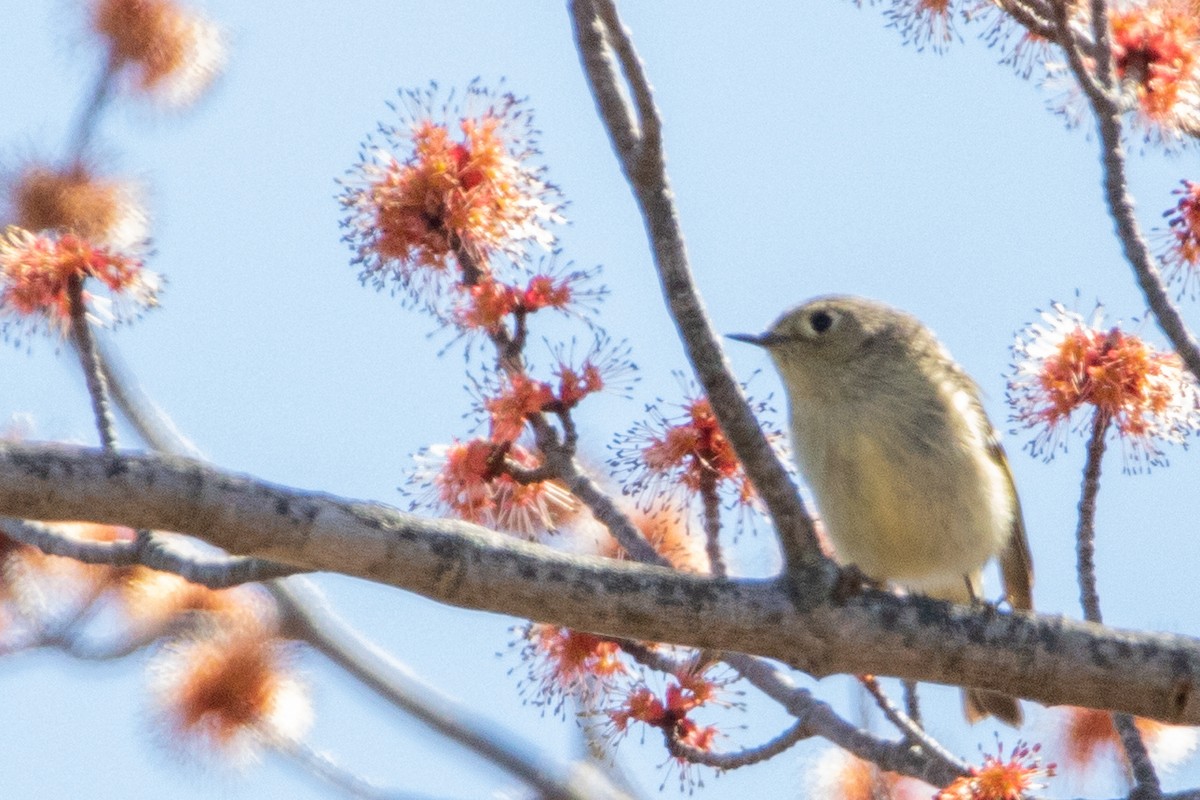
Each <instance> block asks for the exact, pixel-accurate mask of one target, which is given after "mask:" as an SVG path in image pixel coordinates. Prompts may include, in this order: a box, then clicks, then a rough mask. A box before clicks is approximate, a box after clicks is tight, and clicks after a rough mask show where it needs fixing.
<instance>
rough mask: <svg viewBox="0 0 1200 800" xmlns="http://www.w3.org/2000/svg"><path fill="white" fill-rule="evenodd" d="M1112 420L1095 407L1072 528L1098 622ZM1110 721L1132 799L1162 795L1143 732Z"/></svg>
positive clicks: (1084, 600)
mask: <svg viewBox="0 0 1200 800" xmlns="http://www.w3.org/2000/svg"><path fill="white" fill-rule="evenodd" d="M1110 422H1111V420H1110V419H1109V417H1108V415H1107V414H1105V413H1103V412H1101V411H1099V410H1097V411H1096V414H1095V416H1094V417H1093V419H1092V433H1091V436H1090V437H1089V439H1088V449H1087V460H1086V462H1085V465H1084V470H1083V489H1082V491H1081V493H1080V498H1079V526H1078V528H1077V529H1076V532H1075V540H1076V548H1077V553H1078V564H1077V568H1076V571H1077V572H1078V575H1079V604H1080V605H1081V606H1082V607H1083V616H1084V619H1086V620H1088V621H1089V622H1096V623H1100V622H1103V621H1104V620H1103V619H1102V616H1101V613H1100V593H1099V592H1098V591H1097V589H1096V560H1095V556H1096V497H1097V495H1098V494H1099V492H1100V465H1101V462H1102V461H1103V460H1104V450H1105V435H1106V434H1107V433H1108V428H1109V424H1110ZM1112 720H1113V725H1114V726H1115V727H1116V729H1117V733H1118V735H1119V737H1120V739H1121V746H1122V747H1123V748H1124V750H1125V757H1126V759H1127V760H1128V762H1129V766H1130V771H1131V772H1132V773H1133V779H1134V784H1135V785H1134V790H1133V792H1131V793H1130V798H1131V799H1132V800H1153V799H1154V798H1159V797H1161V796H1162V786H1161V785H1160V783H1159V780H1158V774H1157V773H1156V772H1155V770H1154V764H1153V763H1152V762H1151V761H1150V754H1149V753H1148V752H1147V750H1146V743H1145V742H1144V741H1142V734H1141V732H1140V731H1138V729H1137V726H1136V725H1134V723H1133V717H1131V716H1130V715H1128V714H1113V715H1112Z"/></svg>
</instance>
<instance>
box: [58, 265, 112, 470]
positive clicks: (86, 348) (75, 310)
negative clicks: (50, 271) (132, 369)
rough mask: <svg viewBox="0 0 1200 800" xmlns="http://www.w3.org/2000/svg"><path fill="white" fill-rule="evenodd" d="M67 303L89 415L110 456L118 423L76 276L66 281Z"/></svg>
mask: <svg viewBox="0 0 1200 800" xmlns="http://www.w3.org/2000/svg"><path fill="white" fill-rule="evenodd" d="M67 302H68V303H69V304H70V314H71V337H72V340H73V341H74V343H75V350H76V351H77V352H78V354H79V366H80V367H81V368H82V369H83V379H84V382H85V383H86V384H87V391H88V396H89V397H90V398H91V402H92V413H93V415H94V416H95V418H96V430H97V431H98V432H99V434H100V446H101V447H103V448H104V449H105V450H107V451H109V452H115V451H116V449H117V430H116V429H117V423H116V421H115V420H114V419H113V415H112V409H111V408H110V406H109V402H108V381H107V380H105V378H104V371H103V370H102V369H101V368H100V356H99V354H98V353H97V351H96V343H95V341H94V340H93V339H92V331H91V328H90V327H89V324H88V320H87V307H86V305H85V304H84V300H83V277H82V276H80V275H76V276H73V277H71V279H70V280H68V281H67Z"/></svg>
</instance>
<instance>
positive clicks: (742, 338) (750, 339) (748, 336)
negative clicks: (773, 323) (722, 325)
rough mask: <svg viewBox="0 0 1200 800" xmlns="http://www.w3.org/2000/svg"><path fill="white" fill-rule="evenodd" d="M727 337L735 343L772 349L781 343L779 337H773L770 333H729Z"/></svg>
mask: <svg viewBox="0 0 1200 800" xmlns="http://www.w3.org/2000/svg"><path fill="white" fill-rule="evenodd" d="M725 336H726V337H728V338H730V339H733V340H735V341H739V342H745V343H747V344H752V345H755V346H756V347H770V346H771V345H773V344H777V343H778V342H779V337H778V336H773V335H771V334H769V333H727V334H725Z"/></svg>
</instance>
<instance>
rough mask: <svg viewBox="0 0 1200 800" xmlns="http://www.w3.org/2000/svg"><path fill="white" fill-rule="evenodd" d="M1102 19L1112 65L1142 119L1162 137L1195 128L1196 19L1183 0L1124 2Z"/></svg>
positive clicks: (1199, 22)
mask: <svg viewBox="0 0 1200 800" xmlns="http://www.w3.org/2000/svg"><path fill="white" fill-rule="evenodd" d="M1108 23H1109V28H1110V30H1111V32H1112V33H1111V35H1112V50H1113V66H1114V68H1115V69H1116V73H1117V77H1118V78H1119V79H1120V81H1121V85H1122V87H1123V88H1125V89H1126V90H1127V91H1129V92H1131V93H1132V95H1133V98H1134V100H1135V101H1136V103H1137V108H1138V111H1139V117H1140V119H1141V121H1142V123H1143V124H1144V125H1146V126H1147V127H1148V128H1150V129H1152V130H1154V131H1156V132H1158V133H1160V134H1161V135H1162V136H1163V138H1164V139H1166V140H1170V139H1172V138H1175V137H1176V136H1178V135H1179V134H1180V133H1184V134H1188V135H1193V136H1194V135H1196V134H1197V133H1200V73H1198V72H1197V67H1198V66H1200V19H1197V16H1196V11H1195V9H1194V8H1193V7H1192V6H1190V5H1189V3H1188V0H1150V1H1149V2H1147V3H1129V4H1127V5H1125V6H1121V7H1117V8H1114V9H1113V10H1112V11H1110V13H1109V19H1108Z"/></svg>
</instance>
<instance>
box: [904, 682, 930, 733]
mask: <svg viewBox="0 0 1200 800" xmlns="http://www.w3.org/2000/svg"><path fill="white" fill-rule="evenodd" d="M903 684H904V712H905V713H906V714H908V718H909V719H911V720H912V721H913V724H914V725H916V726H917V727H918V728H922V729H924V727H925V723H924V722H923V721H922V720H921V695H920V693H919V692H918V691H917V682H916V681H910V680H905V681H903Z"/></svg>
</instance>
